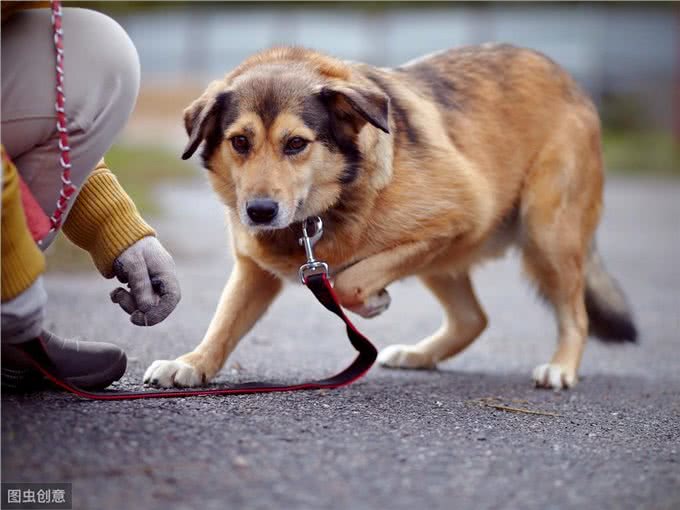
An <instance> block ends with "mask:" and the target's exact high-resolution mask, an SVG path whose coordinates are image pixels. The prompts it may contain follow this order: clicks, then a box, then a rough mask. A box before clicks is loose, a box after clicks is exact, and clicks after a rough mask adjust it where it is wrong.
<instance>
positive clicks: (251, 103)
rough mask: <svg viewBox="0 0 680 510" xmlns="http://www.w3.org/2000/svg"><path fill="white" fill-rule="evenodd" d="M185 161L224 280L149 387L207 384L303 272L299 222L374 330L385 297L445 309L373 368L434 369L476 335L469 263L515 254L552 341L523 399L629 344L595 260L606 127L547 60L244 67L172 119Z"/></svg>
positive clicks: (292, 51) (453, 53)
mask: <svg viewBox="0 0 680 510" xmlns="http://www.w3.org/2000/svg"><path fill="white" fill-rule="evenodd" d="M184 124H185V127H186V131H187V134H188V137H189V141H188V144H187V146H186V149H185V151H184V154H183V155H182V158H183V159H187V158H189V157H191V156H192V155H193V154H194V152H195V151H196V150H197V149H198V147H199V146H200V145H201V144H202V145H203V148H202V151H201V156H202V160H203V166H204V167H205V168H206V169H207V170H208V172H207V175H208V178H209V180H210V182H211V184H212V187H213V188H214V190H215V192H216V193H217V195H218V197H219V198H220V199H221V200H222V202H223V203H224V204H225V206H226V211H227V216H228V220H229V225H230V231H231V239H232V248H233V254H234V260H235V264H234V268H233V271H232V273H231V276H230V277H229V280H228V282H227V284H226V287H225V289H224V292H223V293H222V297H221V299H220V301H219V304H218V306H217V310H216V312H215V315H214V318H213V319H212V321H211V323H210V325H209V327H208V329H207V332H206V334H205V337H204V338H203V340H202V341H201V343H200V344H199V345H198V346H197V347H196V348H195V349H194V350H193V351H192V352H190V353H188V354H185V355H183V356H181V357H179V358H177V359H176V360H159V361H155V362H154V363H153V364H152V365H151V366H150V367H149V368H148V370H147V371H146V373H145V375H144V381H145V383H147V384H152V385H155V386H161V387H170V386H183V387H187V386H197V385H203V384H206V383H207V382H208V381H210V380H211V379H212V378H213V377H214V376H215V375H216V374H217V372H218V371H219V370H220V369H221V367H222V366H223V364H224V362H225V360H226V358H227V357H228V356H229V354H230V353H231V352H232V350H233V349H234V347H235V346H236V344H237V342H238V341H239V339H240V338H241V337H242V336H243V335H245V334H246V333H247V332H248V331H249V330H250V328H251V327H252V326H253V325H254V324H255V323H256V321H257V320H258V319H259V318H260V317H261V316H262V314H263V313H264V312H265V310H266V309H267V307H268V306H269V305H270V304H271V303H272V301H273V300H274V298H275V297H276V296H277V295H278V294H279V292H280V291H281V288H282V286H283V282H284V281H285V280H294V279H296V278H297V274H298V268H299V267H300V265H301V263H303V262H304V252H302V251H301V248H300V246H299V244H298V238H299V237H300V232H301V224H302V222H303V221H306V219H307V218H310V217H314V216H319V217H321V218H322V220H323V224H324V235H323V237H322V238H321V240H320V241H319V242H318V244H317V245H316V246H315V253H316V255H317V258H318V259H320V260H323V261H326V262H327V263H328V264H329V266H330V267H331V268H332V269H333V270H334V272H333V274H332V277H333V280H334V287H335V291H336V293H337V295H338V296H339V298H340V301H341V304H342V305H343V306H344V307H345V308H348V309H349V310H352V311H355V312H357V313H359V314H361V315H364V316H374V315H377V314H378V313H380V312H381V311H383V310H384V309H385V308H386V307H387V305H388V304H389V295H388V294H387V292H386V291H385V290H384V289H386V288H387V287H388V285H389V284H390V283H392V282H394V281H396V280H399V279H402V278H405V277H408V276H412V275H415V276H417V277H418V278H420V280H421V281H422V282H423V284H424V285H425V286H426V287H427V288H428V289H429V290H430V291H431V292H432V293H433V294H434V296H435V297H436V299H437V300H438V301H439V302H440V303H441V306H442V308H443V310H444V321H443V325H442V327H441V328H440V329H439V330H438V331H437V332H436V333H434V334H433V335H432V336H429V337H427V338H425V339H424V340H422V341H420V342H419V343H417V344H416V345H413V346H411V345H393V346H390V347H387V348H386V349H384V350H383V351H382V352H381V353H380V355H379V357H378V361H379V362H380V363H381V364H382V365H384V366H387V367H395V368H413V369H415V368H433V367H435V365H436V364H437V363H438V362H440V361H442V360H445V359H447V358H450V357H451V356H454V355H455V354H457V353H459V352H460V351H462V350H463V349H465V348H466V347H467V346H469V345H470V344H471V343H472V342H473V340H475V339H476V338H477V337H478V336H479V335H480V333H481V332H482V331H483V330H484V329H485V327H486V325H487V317H486V315H485V313H484V311H483V310H482V308H481V306H480V304H479V302H478V300H477V298H476V297H475V293H474V290H473V286H472V282H471V280H470V270H471V269H472V268H473V267H474V266H475V265H476V264H478V263H479V262H481V261H483V260H485V259H489V258H493V257H498V256H500V255H502V254H503V253H504V252H505V251H506V249H507V248H509V247H510V246H516V247H518V248H519V250H520V251H521V254H522V260H523V265H524V269H525V272H526V274H527V275H528V277H529V278H530V279H531V280H532V281H533V282H534V283H535V285H536V287H537V289H538V291H539V294H540V295H541V296H543V297H544V298H545V299H546V301H547V302H548V303H549V304H550V305H551V306H552V308H553V309H554V311H555V317H556V321H557V326H558V341H557V349H556V351H555V354H554V356H553V357H552V359H551V360H550V362H548V363H545V364H541V365H538V366H537V367H536V368H535V369H534V371H533V374H532V375H533V381H534V383H535V385H536V386H539V387H545V388H554V389H562V388H569V387H571V386H573V385H574V384H575V383H576V382H577V372H578V367H579V363H580V360H581V356H582V353H583V348H584V344H585V341H586V338H587V336H588V334H589V333H591V334H593V335H595V336H598V337H600V338H601V339H603V340H610V341H635V339H636V336H637V330H636V326H635V324H634V322H633V319H632V316H631V310H630V307H629V305H628V304H627V301H626V298H625V296H624V294H623V292H622V291H621V289H620V287H619V286H618V284H617V283H616V282H615V280H614V279H613V278H612V277H611V276H609V275H608V273H607V272H606V270H605V268H604V265H603V262H602V260H601V258H600V256H599V255H598V252H597V250H596V247H595V243H594V233H595V230H596V227H597V225H598V221H599V219H600V214H601V210H602V189H603V162H602V152H601V143H600V121H599V117H598V114H597V111H596V109H595V107H594V106H593V104H592V102H591V101H590V99H589V98H588V97H587V96H586V94H585V93H584V92H583V91H582V90H581V88H580V87H579V86H578V85H577V84H576V82H575V81H574V80H573V79H572V78H571V77H570V76H569V75H568V74H567V72H566V71H564V70H563V69H562V68H561V67H560V66H559V65H557V64H556V63H555V62H553V61H552V60H550V59H549V58H548V57H546V56H544V55H542V54H540V53H538V52H535V51H532V50H529V49H523V48H518V47H514V46H510V45H505V44H485V45H481V46H470V47H462V48H458V49H452V50H446V51H442V52H439V53H436V54H432V55H429V56H425V57H422V58H420V59H417V60H414V61H411V62H409V63H407V64H404V65H402V66H400V67H397V68H390V69H388V68H378V67H373V66H370V65H367V64H363V63H355V62H344V61H340V60H338V59H336V58H332V57H330V56H326V55H323V54H320V53H318V52H315V51H312V50H307V49H302V48H292V47H283V48H274V49H270V50H266V51H263V52H261V53H258V54H256V55H254V56H252V57H250V58H248V59H247V60H245V61H244V62H243V63H242V64H241V65H239V66H238V67H237V68H235V69H234V70H233V71H231V72H230V73H229V74H227V75H226V77H225V78H224V79H221V80H216V81H213V82H212V83H211V84H210V85H209V86H208V88H207V89H206V91H205V92H204V93H203V94H202V95H201V96H200V97H199V98H198V99H196V100H195V101H194V102H192V103H191V105H189V106H188V107H187V108H186V109H185V111H184Z"/></svg>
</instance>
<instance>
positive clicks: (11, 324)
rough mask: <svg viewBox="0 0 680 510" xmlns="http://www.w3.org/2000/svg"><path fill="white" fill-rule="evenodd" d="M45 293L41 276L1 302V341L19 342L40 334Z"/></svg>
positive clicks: (43, 316) (43, 317) (43, 315)
mask: <svg viewBox="0 0 680 510" xmlns="http://www.w3.org/2000/svg"><path fill="white" fill-rule="evenodd" d="M46 304H47V293H46V292H45V287H44V286H43V279H42V276H39V277H38V278H37V279H36V280H35V282H33V284H32V285H31V286H30V287H29V288H27V289H26V290H24V291H23V292H22V293H21V294H19V295H18V296H16V297H15V298H13V299H10V300H9V301H6V302H5V303H3V304H2V313H1V315H2V341H3V342H8V343H13V344H14V343H20V342H25V341H27V340H31V339H32V338H36V337H38V336H40V333H42V329H43V321H44V320H45V305H46Z"/></svg>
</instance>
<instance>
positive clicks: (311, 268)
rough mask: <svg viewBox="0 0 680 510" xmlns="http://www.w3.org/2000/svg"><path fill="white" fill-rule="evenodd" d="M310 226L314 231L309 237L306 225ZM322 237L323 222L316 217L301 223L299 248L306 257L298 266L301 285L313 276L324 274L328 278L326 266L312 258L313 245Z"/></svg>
mask: <svg viewBox="0 0 680 510" xmlns="http://www.w3.org/2000/svg"><path fill="white" fill-rule="evenodd" d="M308 224H311V225H312V226H313V227H314V231H313V233H312V235H311V236H310V235H309V233H308V232H307V225H308ZM322 235H323V222H322V221H321V218H319V217H318V216H313V217H311V218H307V219H306V220H305V221H303V222H302V237H301V238H300V239H298V242H299V243H300V246H302V247H304V249H305V254H306V255H307V262H306V263H305V264H302V265H301V266H300V269H299V271H298V274H299V275H300V281H301V282H302V283H303V284H306V283H307V278H308V277H310V276H312V275H315V274H325V275H326V276H328V264H326V263H325V262H321V261H320V260H316V259H315V258H314V251H313V248H314V245H315V244H316V243H317V241H318V240H319V239H321V236H322Z"/></svg>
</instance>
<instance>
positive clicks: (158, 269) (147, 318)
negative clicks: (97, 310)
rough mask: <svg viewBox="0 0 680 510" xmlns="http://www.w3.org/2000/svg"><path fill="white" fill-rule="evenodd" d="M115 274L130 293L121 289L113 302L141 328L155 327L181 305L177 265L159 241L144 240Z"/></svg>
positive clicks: (125, 254)
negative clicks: (178, 304) (125, 284)
mask: <svg viewBox="0 0 680 510" xmlns="http://www.w3.org/2000/svg"><path fill="white" fill-rule="evenodd" d="M113 272H114V274H115V275H116V277H117V278H118V280H120V282H121V283H127V285H128V288H129V289H130V290H129V291H128V290H126V289H124V288H122V287H118V288H117V289H115V290H114V291H113V292H111V301H113V302H114V303H118V304H119V305H120V307H121V308H122V309H123V310H125V311H126V312H127V313H129V314H130V321H131V322H132V323H133V324H136V325H137V326H153V325H154V324H158V323H159V322H161V321H162V320H163V319H165V318H166V317H167V316H168V315H170V313H171V312H172V311H173V310H174V309H175V306H177V303H179V300H180V297H181V294H180V290H179V282H178V281H177V275H176V272H175V262H174V261H173V260H172V257H171V256H170V254H169V253H168V252H167V251H166V250H165V248H163V245H162V244H161V243H160V242H159V241H158V239H156V238H155V237H152V236H149V237H144V238H142V239H140V240H139V241H137V242H136V243H135V244H133V245H132V246H130V247H129V248H128V249H127V250H125V251H124V252H123V253H121V254H120V255H119V256H118V258H117V259H116V260H115V261H114V262H113Z"/></svg>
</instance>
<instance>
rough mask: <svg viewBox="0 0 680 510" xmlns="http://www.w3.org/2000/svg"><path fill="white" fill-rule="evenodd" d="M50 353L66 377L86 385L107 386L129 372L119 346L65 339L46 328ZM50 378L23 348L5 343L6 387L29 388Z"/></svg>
mask: <svg viewBox="0 0 680 510" xmlns="http://www.w3.org/2000/svg"><path fill="white" fill-rule="evenodd" d="M42 339H43V343H44V345H45V350H46V351H47V355H48V356H49V357H50V359H51V360H52V362H53V363H54V366H55V367H56V368H57V369H58V370H59V373H60V374H61V376H62V377H63V378H64V380H65V381H66V382H68V383H70V384H73V385H74V386H78V387H79V388H83V389H90V390H95V389H103V388H106V387H107V386H108V385H110V384H111V383H113V382H114V381H117V380H118V379H120V378H121V377H123V374H124V373H125V369H126V368H127V358H126V356H125V352H123V351H122V349H120V348H119V347H117V346H115V345H113V344H108V343H102V342H84V341H82V340H64V339H61V338H59V337H58V336H56V335H53V334H52V333H50V332H49V331H43V334H42ZM46 382H47V381H46V380H45V379H44V378H43V376H42V374H40V373H39V372H37V371H36V370H35V369H34V368H33V367H31V366H30V365H28V364H27V362H26V360H25V359H24V358H23V356H22V354H21V353H20V352H19V349H18V348H17V347H16V346H15V345H12V344H5V343H3V344H2V386H3V389H8V390H15V391H27V390H33V389H38V388H42V387H44V386H45V383H46Z"/></svg>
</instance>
